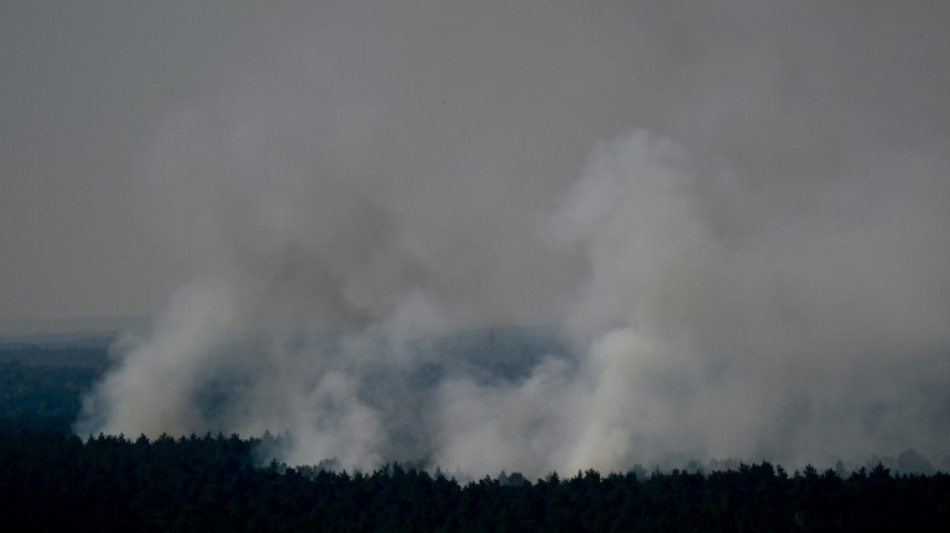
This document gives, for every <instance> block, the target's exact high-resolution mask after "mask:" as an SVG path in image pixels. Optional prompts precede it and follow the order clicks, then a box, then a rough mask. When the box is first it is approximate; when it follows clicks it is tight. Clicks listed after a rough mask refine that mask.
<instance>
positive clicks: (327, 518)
mask: <svg viewBox="0 0 950 533" xmlns="http://www.w3.org/2000/svg"><path fill="white" fill-rule="evenodd" d="M260 444H261V441H260V440H258V439H249V440H245V439H241V438H238V437H237V436H231V437H224V436H221V435H219V436H216V437H213V436H210V435H206V436H204V437H197V436H192V437H188V438H178V439H173V438H170V437H162V438H159V439H156V440H154V441H149V440H148V439H146V438H144V437H140V438H138V439H135V440H129V439H126V438H123V437H114V436H99V437H95V438H89V439H87V440H86V441H83V440H82V439H80V438H78V437H76V436H74V435H69V434H64V433H36V432H30V431H22V432H21V433H19V434H9V433H8V434H4V435H0V501H2V502H3V503H4V508H5V510H6V513H5V514H6V522H7V523H8V524H26V525H27V529H29V530H38V531H39V530H44V531H56V530H70V531H77V530H78V531H83V530H85V531H107V530H123V531H570V532H576V531H946V527H947V524H948V523H950V522H948V519H950V476H948V475H946V474H942V473H938V474H935V475H932V476H908V475H893V474H892V473H891V472H890V471H889V470H888V469H886V468H884V467H883V466H879V467H876V468H874V469H872V470H870V471H867V470H865V469H861V470H858V471H856V472H853V473H852V474H851V475H850V476H848V477H847V478H846V479H842V478H841V477H839V476H838V475H837V474H835V472H834V471H832V470H828V471H825V472H823V473H819V472H817V471H816V470H815V469H813V468H806V469H805V470H804V471H803V472H795V473H793V474H787V473H786V472H784V471H783V470H782V469H781V468H780V467H773V466H772V465H771V464H769V463H761V464H753V465H742V466H740V467H739V468H738V469H736V470H729V471H723V472H712V473H707V474H702V473H687V472H684V471H677V470H674V471H671V472H665V473H661V472H654V473H652V474H650V475H647V476H645V477H644V476H642V475H640V476H638V475H637V474H636V473H633V472H631V473H627V474H610V475H602V474H599V473H597V472H595V471H587V472H583V473H578V474H577V475H575V476H573V477H570V478H564V479H560V478H558V476H557V475H555V474H552V475H550V476H548V477H547V478H546V479H540V480H537V481H534V482H530V481H528V480H525V479H524V478H523V477H522V476H520V475H518V474H511V475H505V476H499V478H498V479H489V478H485V479H482V480H480V481H477V482H471V483H466V484H460V483H458V482H456V481H455V480H453V479H450V478H447V477H445V476H443V475H441V474H440V473H438V472H436V473H435V474H430V473H427V472H426V471H423V470H417V469H414V468H409V467H404V466H400V465H398V464H391V465H387V466H385V467H382V468H380V469H377V470H375V471H373V472H368V473H358V472H357V473H347V472H345V471H343V472H332V471H327V470H322V469H318V468H314V467H301V468H289V467H286V466H284V465H280V464H277V463H276V462H272V463H271V464H270V465H269V466H267V467H264V468H260V467H256V466H255V464H256V459H255V458H256V451H257V450H258V448H259V446H260Z"/></svg>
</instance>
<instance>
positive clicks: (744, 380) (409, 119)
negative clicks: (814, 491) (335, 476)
mask: <svg viewBox="0 0 950 533" xmlns="http://www.w3.org/2000/svg"><path fill="white" fill-rule="evenodd" d="M790 4H791V3H787V4H786V3H767V4H762V3H758V2H756V3H752V2H729V3H725V4H724V5H722V6H721V7H719V8H717V9H713V8H712V7H706V4H705V3H702V4H700V3H696V4H692V3H687V2H668V3H663V4H661V5H642V6H628V5H627V4H626V3H623V4H620V5H617V6H610V5H607V4H603V5H598V6H597V7H592V8H590V9H589V10H588V11H585V12H575V11H574V10H572V9H569V8H560V7H551V8H548V7H544V8H543V9H542V6H535V5H532V4H530V3H527V4H524V5H519V6H509V5H507V4H498V5H495V4H493V3H490V2H489V3H479V5H478V6H475V5H471V6H467V7H457V6H452V7H450V6H445V5H442V4H440V3H435V4H432V5H428V4H426V3H422V4H421V5H418V6H414V7H412V8H402V10H397V9H396V8H395V7H394V6H388V4H383V5H376V6H373V7H372V9H370V8H369V7H366V6H363V7H354V6H352V5H351V4H345V5H342V6H335V7H332V8H330V7H326V8H324V9H325V11H324V12H321V13H319V14H314V13H305V14H304V15H302V16H293V17H291V16H287V17H283V16H275V18H274V19H273V20H271V21H269V22H268V24H266V25H264V26H263V27H262V28H261V29H260V33H259V34H255V36H254V39H253V46H249V51H248V57H247V58H246V59H245V60H244V61H242V62H240V66H239V67H235V68H234V69H232V70H231V71H228V73H227V74H226V75H224V76H223V78H222V79H221V80H218V81H217V82H216V83H214V84H212V86H211V87H209V89H208V91H207V93H206V94H200V95H194V97H193V98H192V99H190V100H189V101H187V102H183V103H182V104H181V105H180V106H179V107H177V108H175V109H170V110H169V111H168V113H167V114H166V115H165V116H164V117H163V118H162V120H161V121H160V123H158V124H157V125H156V126H155V134H154V140H153V142H152V143H151V144H150V145H149V147H148V149H147V153H146V154H145V155H144V157H143V164H142V172H141V176H140V181H141V192H142V194H141V198H140V199H139V203H140V207H141V209H140V211H141V212H142V213H143V216H145V217H147V218H149V220H151V221H153V226H154V227H155V231H156V233H157V235H159V236H160V237H161V238H163V239H164V240H165V242H166V243H167V244H168V247H169V250H174V251H175V253H178V254H182V255H183V256H187V257H191V258H194V261H195V263H196V264H197V265H198V266H197V267H196V276H195V279H194V280H193V281H192V282H191V283H189V284H187V285H185V286H183V287H182V288H181V289H180V290H178V291H177V292H176V293H175V294H174V295H172V296H171V297H170V300H169V304H168V306H167V307H166V308H165V309H164V310H163V311H162V312H161V313H159V314H157V315H156V317H155V320H154V323H153V326H152V328H151V329H150V330H149V331H148V332H145V333H143V334H140V335H138V336H131V335H130V336H128V337H127V338H125V339H123V340H122V341H121V342H119V343H117V345H116V346H115V347H114V350H113V351H114V352H115V354H116V357H117V362H116V367H115V369H114V370H113V371H112V372H111V373H110V374H109V375H108V376H106V377H105V379H104V380H103V381H102V382H101V383H100V384H99V385H98V386H97V387H96V388H95V389H94V390H93V391H92V392H91V393H90V394H89V395H88V396H87V397H86V398H85V400H84V405H83V412H82V416H81V419H80V421H79V422H78V424H77V426H76V431H77V432H79V433H81V434H84V433H88V432H94V433H97V432H100V431H103V432H108V433H124V434H125V435H129V436H132V435H138V434H139V433H145V434H146V435H149V436H157V435H159V434H161V433H163V432H167V433H169V434H175V435H178V434H188V433H191V432H196V433H204V432H206V431H212V432H217V431H222V432H225V433H231V432H236V433H239V434H241V435H247V436H258V435H260V434H262V433H263V432H265V431H270V432H272V433H282V432H284V431H289V432H290V433H291V434H292V435H293V444H292V446H290V447H289V448H287V449H284V450H281V451H280V458H281V459H282V460H285V461H288V462H290V463H309V464H314V463H317V462H319V461H320V460H322V459H327V458H336V459H337V460H338V461H339V462H340V463H341V464H342V465H343V466H345V467H347V468H372V467H375V466H378V465H379V464H381V463H383V462H385V461H391V460H400V461H404V460H423V461H425V462H426V464H427V465H428V466H431V467H433V468H434V467H435V466H440V467H442V468H443V469H446V470H453V469H455V468H460V469H462V470H464V471H467V472H470V473H473V474H486V473H487V474H496V473H497V472H498V471H500V470H502V469H505V470H508V471H521V472H524V473H525V474H526V475H529V476H541V475H544V474H546V473H547V472H550V471H552V470H558V471H562V472H568V473H570V472H572V471H573V470H576V469H582V468H597V469H601V470H602V471H603V470H623V469H626V468H629V467H630V466H632V465H633V464H634V463H642V464H676V463H677V462H679V463H682V462H685V461H687V460H690V459H698V460H705V459H709V458H728V457H741V458H747V459H768V460H773V461H779V462H782V463H783V464H785V465H787V466H791V467H795V466H801V465H803V464H805V463H807V462H811V463H815V464H822V465H825V464H830V463H832V462H833V461H835V460H837V459H842V460H846V461H847V460H853V461H859V460H862V459H864V458H866V457H868V456H870V455H872V454H896V453H899V452H901V451H903V450H904V449H906V448H914V449H916V450H918V451H919V452H921V453H923V454H924V455H926V456H928V457H930V458H931V459H933V460H937V461H939V460H943V458H944V455H945V454H946V449H947V445H948V444H950V426H948V424H947V422H946V421H947V420H950V394H948V393H947V392H946V391H947V387H946V384H947V382H948V378H950V359H948V357H947V349H948V342H947V341H948V334H947V331H948V330H947V325H948V323H950V275H948V272H950V269H948V266H950V241H948V237H947V236H948V234H950V233H948V232H950V209H947V205H950V156H948V154H950V150H948V148H950V142H948V141H950V117H948V111H947V109H948V107H947V105H946V102H945V101H944V100H945V98H944V96H943V95H944V94H945V89H946V87H950V77H948V76H950V74H948V71H947V69H945V68H940V65H941V61H940V59H939V57H936V58H935V57H934V53H936V52H937V51H940V50H946V49H948V48H947V46H946V45H947V44H950V43H947V42H946V40H947V38H946V37H945V36H944V32H943V31H942V28H940V25H939V24H937V23H936V22H935V21H939V20H941V17H940V16H939V14H937V13H935V12H934V11H935V10H939V9H944V8H940V7H934V8H932V9H931V8H927V9H925V8H923V7H919V8H917V9H916V10H915V9H914V8H900V7H897V6H896V4H891V3H881V4H880V5H878V4H876V3H861V4H860V5H861V9H856V10H854V12H852V11H848V10H845V9H844V8H843V7H834V6H827V5H825V4H823V3H808V2H805V3H795V5H790ZM387 6H388V7H387ZM835 6H839V4H835ZM298 15H300V14H299V13H298ZM305 15H312V16H305ZM318 15H319V16H318ZM943 20H945V19H943ZM510 327H518V328H522V329H516V330H514V331H520V332H521V333H519V334H518V335H522V336H523V337H520V338H521V339H522V340H523V342H524V343H528V344H530V343H535V345H537V346H543V347H544V349H543V350H542V351H541V352H540V353H533V354H530V355H529V356H525V355H524V354H523V353H522V352H519V343H522V340H519V341H517V342H514V343H513V342H510V341H508V340H505V339H502V338H501V337H503V335H501V333H499V338H498V339H497V340H496V338H495V337H494V335H495V333H493V332H494V331H495V330H497V331H499V332H504V331H510V330H505V329H503V328H510ZM552 332H553V333H552ZM532 335H533V337H532ZM473 336H474V338H477V339H480V340H477V341H473V340H472V338H473ZM486 338H487V339H489V340H487V341H486ZM486 342H487V343H488V344H487V348H486V344H484V343H486ZM473 343H474V344H473ZM479 343H482V344H479ZM473 346H474V347H475V348H473ZM476 348H477V349H476ZM509 363H510V364H511V365H513V366H512V370H511V371H510V372H499V371H497V368H507V367H506V366H505V365H506V364H509ZM515 363H517V364H515ZM493 369H495V370H493Z"/></svg>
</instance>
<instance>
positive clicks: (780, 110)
mask: <svg viewBox="0 0 950 533" xmlns="http://www.w3.org/2000/svg"><path fill="white" fill-rule="evenodd" d="M307 4H313V5H310V6H309V7H304V6H305V5H307ZM947 14H948V13H947V8H946V7H944V3H942V2H912V3H895V2H874V1H872V2H864V1H862V2H834V3H827V2H779V1H767V2H752V1H749V2H717V3H709V2H585V3H583V4H578V3H572V2H515V3H512V2H458V3H456V2H395V3H389V2H369V3H364V2H299V3H298V2H268V3H267V5H266V6H265V5H264V4H262V3H260V2H236V1H228V2H187V1H171V2H158V3H151V2H121V1H114V2H112V1H90V2H81V3H75V2H3V3H2V5H0V69H2V79H3V81H2V83H0V250H2V261H0V302H2V304H0V318H15V317H62V316H96V315H119V314H137V313H144V312H152V311H154V310H156V309H158V308H160V307H161V306H163V305H164V304H165V302H166V300H167V298H168V295H169V293H170V292H171V291H172V290H173V289H174V288H175V287H177V286H179V285H180V284H182V283H184V282H186V281H188V280H190V279H191V278H193V277H194V276H195V275H196V273H198V272H201V271H202V268H203V266H202V265H204V263H205V255H204V254H203V253H202V252H201V251H197V252H196V251H195V250H194V249H191V247H190V245H189V244H187V242H185V243H184V244H183V242H182V241H188V240H189V235H188V229H187V228H184V227H181V226H174V224H173V222H174V221H171V222H170V221H169V220H168V219H169V218H172V219H174V218H177V215H175V214H171V215H169V213H175V211H174V210H168V211H166V212H164V213H156V210H157V211H162V207H163V202H162V200H161V199H157V198H155V197H154V196H153V195H156V194H158V193H157V192H156V191H155V190H154V189H153V188H151V185H150V184H149V183H148V181H149V179H150V178H149V177H148V174H149V171H148V168H147V167H148V165H149V164H150V163H149V162H148V160H149V154H150V153H154V152H155V150H156V145H157V144H160V143H162V142H164V141H162V140H161V138H162V136H163V135H165V134H166V133H164V132H167V129H168V127H169V126H168V124H169V123H170V122H174V121H175V120H178V119H177V118H175V117H180V116H181V115H182V114H187V113H189V112H192V111H194V112H197V113H204V114H205V115H215V114H217V115H218V119H220V120H218V119H215V120H218V124H219V125H220V126H219V127H222V128H225V127H232V126H233V128H234V129H235V130H236V129H237V128H238V127H239V126H240V124H244V123H250V122H254V121H257V120H259V119H260V120H265V121H271V122H272V123H274V124H276V126H274V127H275V128H278V129H282V130H285V131H282V132H281V133H280V134H279V136H281V140H280V141H279V142H285V143H289V144H290V143H298V144H300V143H302V144H304V145H307V148H292V150H294V153H295V154H299V153H301V152H304V151H308V152H309V153H311V154H313V157H314V160H315V161H316V162H315V163H314V167H313V169H312V171H313V172H314V173H319V172H325V173H326V172H335V173H337V174H338V175H339V176H345V175H347V174H360V173H362V174H366V173H373V172H382V170H380V169H384V168H390V169H392V170H393V172H394V173H402V174H404V175H406V174H411V173H416V174H418V175H424V174H427V173H429V174H434V173H438V174H441V175H442V176H443V177H445V180H446V181H450V182H452V183H453V185H452V187H455V188H456V189H458V190H453V191H452V193H453V194H454V193H458V194H465V192H464V190H463V189H465V188H466V187H467V188H469V189H472V190H476V191H482V190H484V189H487V188H493V190H492V192H491V193H490V194H487V195H481V194H480V193H478V194H475V195H474V197H476V198H485V199H486V200H485V201H486V202H491V203H492V204H493V205H494V206H493V207H491V208H490V209H492V210H494V211H493V213H495V215H494V216H501V217H502V218H506V217H514V218H518V216H517V215H516V214H515V215H512V214H511V211H515V210H521V211H528V210H542V209H547V208H549V207H550V206H551V205H553V204H554V203H556V202H558V201H559V200H560V197H561V196H562V195H563V193H564V191H565V189H566V187H567V185H568V184H569V183H570V182H571V181H572V180H575V179H577V178H578V177H579V176H580V174H581V172H582V166H583V162H584V160H585V157H586V156H587V154H588V153H590V151H591V150H592V149H593V147H594V144H595V143H596V142H597V141H598V140H603V139H612V138H615V137H617V136H618V135H621V134H622V133H623V132H625V131H628V130H630V129H633V128H643V129H647V130H649V131H651V132H653V133H655V134H657V135H661V136H668V137H670V138H672V139H673V140H675V141H676V142H680V143H683V144H684V145H686V146H687V147H689V149H690V150H692V151H693V152H694V153H696V154H698V156H699V157H708V158H712V159H717V160H720V161H724V162H725V163H727V164H729V165H732V166H733V167H734V168H737V169H739V170H740V171H741V172H744V173H747V174H756V173H758V174H762V173H768V172H773V171H774V169H780V170H781V172H782V174H783V176H785V178H784V179H787V180H789V181H790V182H795V181H809V180H823V179H826V178H827V175H828V171H829V169H831V170H835V169H837V170H840V169H842V168H843V166H844V165H848V164H853V165H858V164H860V162H853V161H845V159H847V157H849V156H846V155H845V156H843V155H842V154H852V153H854V152H853V151H850V150H851V148H852V147H854V146H865V147H866V146H872V145H875V146H876V145H877V144H881V145H886V146H887V147H888V148H889V149H892V150H894V151H895V152H899V153H900V154H902V155H903V156H905V157H914V154H915V153H916V152H921V153H923V154H924V157H929V158H934V157H938V158H940V161H937V162H932V163H933V164H936V165H944V168H945V165H946V159H945V157H946V156H945V155H940V154H946V153H947V151H946V147H947V135H948V127H950V119H948V108H950V106H948V105H947V103H946V98H945V95H946V94H947V90H948V88H950V85H948V77H950V75H948V70H950V69H948V68H947V67H946V65H947V58H946V50H948V49H950V47H948V46H947V45H948V39H947V38H946V37H945V31H944V27H943V26H944V23H945V21H946V20H947ZM281 101H283V102H289V103H288V104H286V105H281V104H280V102H281ZM253 103H256V104H254V105H258V106H259V108H258V109H257V110H254V109H248V108H247V107H242V106H245V105H247V106H250V105H252V104H253ZM189 110H191V111H189ZM255 113H259V114H261V117H256V116H255V115H254V114H255ZM242 114H243V115H242ZM279 114H283V115H281V116H278V115H279ZM264 116H266V119H265V118H263V117H264ZM228 120H231V121H232V124H231V126H228V125H227V121H228ZM293 120H298V123H297V124H296V125H295V124H292V122H293ZM228 134H234V130H231V131H230V132H228ZM210 135H218V132H217V131H215V132H212V133H211V134H210ZM347 150H350V151H352V152H354V153H357V152H358V153H359V157H358V158H357V157H356V156H355V155H352V154H347V155H345V156H344V155H339V152H341V151H347ZM327 154H329V155H327ZM334 154H336V155H334ZM324 156H326V157H324ZM294 157H297V155H294ZM321 158H322V159H321ZM360 158H362V159H363V160H362V161H360V160H359V159H360ZM298 159H299V158H298ZM298 163H299V161H298ZM921 164H922V165H929V164H931V162H923V163H921ZM320 165H323V167H322V168H318V167H319V166H320ZM330 167H334V168H330ZM816 170H818V171H820V173H819V172H816ZM448 174H454V176H451V177H449V176H448ZM457 176H465V177H464V178H461V179H456V177H457ZM340 179H346V178H345V177H341V178H340ZM395 179H398V178H394V180H395ZM426 179H428V178H423V181H425V180H426ZM381 181H385V180H381ZM466 182H470V184H468V185H466V184H465V183H466ZM374 183H376V182H374ZM753 186H754V185H753ZM769 189H770V190H768V191H767V192H765V193H763V194H765V195H771V194H775V195H790V196H795V195H798V194H802V193H801V191H802V190H808V189H803V188H801V187H797V186H796V185H794V184H790V185H788V187H784V186H778V187H770V188H769ZM407 194H412V195H421V194H428V193H427V192H426V191H424V190H422V189H418V190H411V191H410V192H408V193H407ZM506 198H508V199H507V200H506ZM944 199H945V198H939V199H935V200H934V201H942V200H944ZM759 200H761V209H771V208H772V204H770V203H769V202H770V200H769V199H768V198H761V199H759ZM475 201H476V202H477V201H478V200H475ZM798 201H801V202H808V201H809V199H808V198H797V199H793V200H792V201H789V202H785V203H783V207H782V208H784V209H796V208H798V206H800V204H799V203H796V202H798ZM861 207H862V208H863V207H867V208H868V209H874V208H880V206H879V205H873V206H872V205H868V206H861ZM757 208H758V207H756V206H751V207H750V208H749V209H757ZM499 213H500V215H499ZM489 216H492V215H489ZM463 219H464V217H463ZM943 229H944V228H940V230H941V231H942V230H943ZM201 246H203V244H202V245H201ZM513 246H514V245H513ZM205 266H206V265H205ZM502 266H504V265H502ZM510 266H511V267H512V268H514V265H510ZM552 276H553V275H552ZM554 277H556V276H554ZM447 283H448V281H447ZM518 283H523V282H518ZM508 285H509V282H508V281H505V282H504V283H501V284H500V285H498V287H499V289H498V290H501V291H504V290H506V288H505V287H507V286H508Z"/></svg>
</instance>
